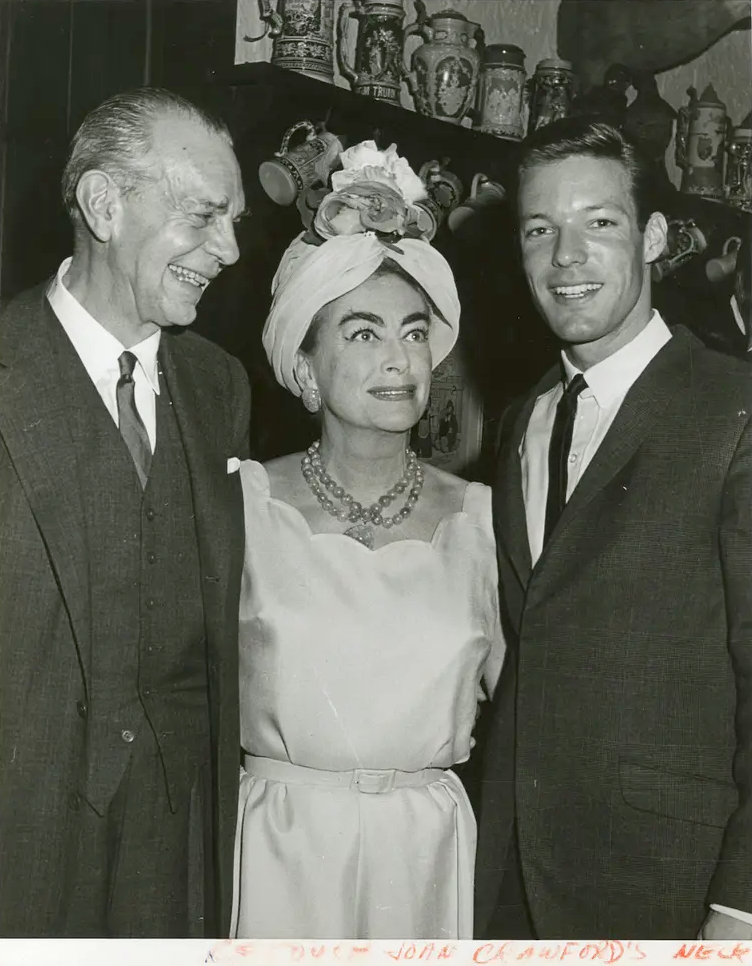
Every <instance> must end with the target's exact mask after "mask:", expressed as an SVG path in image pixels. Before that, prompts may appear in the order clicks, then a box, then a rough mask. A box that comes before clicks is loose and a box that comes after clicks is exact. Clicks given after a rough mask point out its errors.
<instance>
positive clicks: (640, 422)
mask: <svg viewBox="0 0 752 966" xmlns="http://www.w3.org/2000/svg"><path fill="white" fill-rule="evenodd" d="M693 341H694V337H693V336H692V335H691V334H690V333H689V332H688V331H687V330H686V329H684V328H682V327H679V328H677V329H676V330H675V333H674V335H673V336H672V338H671V340H670V342H668V343H667V344H666V345H665V346H664V347H663V349H661V351H660V352H659V353H658V354H657V355H656V356H655V358H654V359H653V360H652V361H651V362H650V364H649V365H648V367H647V368H646V369H645V371H644V372H643V373H642V374H641V375H640V376H639V378H638V379H637V381H636V382H635V383H634V385H633V386H632V387H631V388H630V390H629V392H628V393H627V395H626V396H625V398H624V402H623V403H622V404H621V407H620V408H619V411H618V413H617V414H616V418H615V419H614V421H613V423H612V424H611V426H610V428H609V430H608V432H607V433H606V436H605V438H604V440H603V442H602V443H601V445H600V447H599V448H598V451H597V453H596V454H595V456H594V457H593V459H592V461H591V462H590V464H589V466H588V467H587V469H586V470H585V472H584V473H583V475H582V478H581V479H580V481H579V482H578V484H577V486H576V487H575V488H574V490H573V491H572V495H571V496H570V498H569V500H568V501H567V504H566V506H565V507H564V510H563V511H562V514H561V517H560V518H559V521H558V523H557V525H556V528H555V529H554V531H553V533H552V534H551V538H550V540H549V542H548V545H547V546H546V547H545V548H544V551H543V553H542V554H541V557H540V561H539V562H540V563H543V562H544V560H545V557H546V551H547V549H548V547H550V546H551V545H552V544H553V543H554V542H555V541H556V540H557V539H558V538H559V537H560V536H561V535H562V534H563V533H564V532H565V531H566V529H567V526H568V524H569V523H570V522H571V521H572V519H573V518H574V517H575V516H576V515H577V514H578V513H581V512H582V511H583V510H584V509H585V508H586V507H587V505H588V503H589V502H590V501H591V500H592V499H593V497H594V496H596V495H597V494H598V493H600V492H601V491H602V490H603V489H604V488H605V487H606V486H607V485H608V484H609V482H610V481H611V480H612V479H613V478H614V476H616V474H617V473H618V472H619V470H621V469H622V467H623V466H624V465H625V464H626V463H627V462H628V461H629V459H630V458H631V457H632V456H633V454H634V453H635V452H636V451H637V449H638V448H639V446H640V445H641V443H642V441H643V440H644V439H645V437H646V435H647V434H648V433H649V432H650V429H651V427H652V426H654V425H655V423H656V422H657V421H658V420H660V418H661V415H662V413H663V412H665V410H666V408H667V406H668V405H669V403H670V401H671V399H672V397H673V396H674V395H675V394H676V392H677V390H678V389H679V388H680V386H682V385H683V384H686V383H687V381H688V374H689V373H690V372H691V365H690V359H689V355H690V352H691V347H692V342H693ZM536 569H537V567H536Z"/></svg>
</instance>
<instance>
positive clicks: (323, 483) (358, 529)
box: [300, 440, 423, 550]
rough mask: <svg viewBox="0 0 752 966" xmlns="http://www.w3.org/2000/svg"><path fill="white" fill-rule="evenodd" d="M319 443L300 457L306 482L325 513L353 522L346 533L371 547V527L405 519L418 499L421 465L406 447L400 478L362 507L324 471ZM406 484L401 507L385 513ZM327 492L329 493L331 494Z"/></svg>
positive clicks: (421, 480) (347, 535)
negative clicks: (407, 491) (368, 504)
mask: <svg viewBox="0 0 752 966" xmlns="http://www.w3.org/2000/svg"><path fill="white" fill-rule="evenodd" d="M320 446H321V443H320V441H318V440H317V441H316V442H315V443H312V444H311V445H310V446H309V447H308V449H307V450H306V452H305V456H304V457H303V459H302V460H301V463H300V468H301V470H302V472H303V477H304V479H305V481H306V483H307V484H308V486H309V487H310V489H311V492H312V493H313V495H314V496H315V497H316V499H317V500H318V501H319V504H320V506H321V507H322V508H323V509H324V510H326V512H327V513H330V514H331V515H332V516H333V517H336V518H337V519H338V520H341V521H342V522H343V523H347V522H349V523H352V526H351V527H348V529H347V530H345V536H346V537H352V539H353V540H357V541H358V543H362V544H363V546H364V547H368V549H369V550H373V548H374V527H385V528H386V529H389V528H390V527H395V526H398V525H399V524H400V523H404V521H405V520H407V518H408V517H409V516H410V514H411V513H412V511H413V507H414V506H415V504H416V503H417V502H418V497H419V496H420V491H421V490H422V489H423V469H422V468H421V465H420V463H419V462H418V457H417V456H416V455H415V453H413V451H412V450H411V449H406V450H405V458H406V466H405V473H404V475H403V476H402V478H401V479H400V480H398V482H397V483H395V484H394V486H393V487H392V488H391V489H389V490H387V491H386V493H385V494H384V495H383V496H380V497H379V498H378V500H376V502H375V503H372V504H371V505H370V506H368V507H364V506H363V504H362V503H359V502H358V501H357V500H356V499H355V497H353V496H351V495H350V494H349V493H347V492H346V491H345V488H344V487H343V486H340V485H339V483H337V481H336V480H334V479H332V477H331V476H330V475H329V474H328V473H327V472H326V470H325V469H324V464H323V463H322V462H321V453H320V452H319V450H320ZM408 486H409V487H410V491H409V493H408V494H407V497H406V498H405V505H404V506H403V507H402V509H401V510H398V511H397V512H396V513H395V514H393V515H392V516H384V510H385V509H386V508H387V507H388V506H389V505H390V504H391V503H393V502H394V501H395V500H396V499H397V497H398V496H399V495H400V494H402V493H404V492H405V490H407V488H408ZM328 494H331V496H329V495H328ZM335 501H337V502H335Z"/></svg>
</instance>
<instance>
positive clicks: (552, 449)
mask: <svg viewBox="0 0 752 966" xmlns="http://www.w3.org/2000/svg"><path fill="white" fill-rule="evenodd" d="M583 389H587V383H586V382H585V377H584V376H583V375H582V373H579V372H578V373H577V375H576V376H575V377H574V379H572V381H571V382H570V383H569V385H568V386H567V387H566V389H565V390H564V392H563V394H562V397H561V399H560V400H559V405H558V406H557V407H556V416H555V418H554V428H553V432H552V433H551V443H550V446H549V449H548V497H547V499H546V526H545V530H544V531H543V543H544V544H546V543H548V539H549V537H550V536H551V534H552V532H553V529H554V527H555V526H556V523H557V521H558V519H559V517H560V516H561V511H562V510H563V509H564V505H565V503H566V502H567V483H568V460H569V449H570V447H571V445H572V431H573V429H574V418H575V415H576V414H577V398H578V396H579V395H580V393H581V392H582V390H583Z"/></svg>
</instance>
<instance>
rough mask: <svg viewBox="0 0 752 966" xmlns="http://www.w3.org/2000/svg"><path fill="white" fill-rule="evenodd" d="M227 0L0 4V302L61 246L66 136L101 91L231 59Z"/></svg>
mask: <svg viewBox="0 0 752 966" xmlns="http://www.w3.org/2000/svg"><path fill="white" fill-rule="evenodd" d="M235 9H236V3H235V0H0V75H1V76H2V79H3V82H2V91H0V92H1V93H3V94H4V97H3V99H2V100H0V104H2V105H3V107H2V121H3V124H2V145H1V146H0V178H2V188H1V189H0V204H1V205H2V210H0V299H1V300H2V301H3V302H5V301H6V300H7V299H8V298H9V297H11V296H12V295H14V294H15V293H17V292H19V291H21V290H23V289H24V288H27V287H28V286H29V285H32V284H34V283H35V282H38V281H39V280H40V279H42V278H44V277H45V276H46V275H48V274H50V273H51V272H52V271H54V269H55V268H56V267H57V265H58V263H59V262H60V260H61V258H62V257H63V256H64V255H65V254H67V253H69V250H70V245H71V237H70V230H69V227H68V222H67V218H66V217H65V214H64V212H63V208H62V205H61V203H60V198H59V196H60V191H59V184H60V173H61V171H62V167H63V164H64V161H65V156H66V152H67V147H68V142H69V140H70V137H71V135H72V134H73V132H74V131H75V130H76V128H77V127H78V125H79V124H80V122H81V120H82V119H83V117H84V115H85V114H86V113H87V112H88V111H89V110H91V108H93V107H95V106H96V105H97V104H98V103H99V102H100V101H102V100H104V99H105V98H106V97H108V96H110V95H111V94H114V93H116V92H117V91H120V90H125V89H127V88H129V87H136V86H139V85H141V84H145V83H150V84H157V85H161V86H165V87H174V88H176V89H177V88H179V87H183V86H186V85H189V84H192V83H196V82H197V81H198V79H200V78H203V77H204V76H205V75H206V72H207V70H210V69H212V68H216V67H219V66H222V65H227V64H231V63H232V61H233V58H234V50H235Z"/></svg>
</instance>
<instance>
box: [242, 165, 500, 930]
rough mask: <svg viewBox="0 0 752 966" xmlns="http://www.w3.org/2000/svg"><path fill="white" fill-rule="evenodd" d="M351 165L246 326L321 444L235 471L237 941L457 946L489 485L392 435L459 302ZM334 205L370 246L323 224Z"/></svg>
mask: <svg viewBox="0 0 752 966" xmlns="http://www.w3.org/2000/svg"><path fill="white" fill-rule="evenodd" d="M346 154H347V152H346ZM343 160H344V161H345V162H347V157H344V158H343ZM346 170H347V166H346ZM365 174H366V175H367V177H365V178H364V177H363V176H361V178H360V181H358V180H357V178H356V179H355V180H354V181H352V182H351V183H350V184H349V185H348V186H346V187H347V190H344V189H343V191H339V192H337V191H335V193H334V195H333V196H330V197H329V199H328V200H327V199H324V202H322V206H321V208H320V210H319V213H318V215H317V218H316V223H315V225H316V228H317V229H318V230H319V231H320V232H321V233H322V234H324V235H326V237H327V240H326V241H325V242H324V243H323V244H320V245H318V246H317V245H312V244H309V243H308V242H306V241H305V240H304V238H299V239H297V240H296V241H295V242H294V243H293V245H292V246H291V247H290V249H288V252H287V253H286V254H285V257H284V258H283V260H282V264H281V266H280V269H279V270H278V272H277V276H276V277H275V281H274V301H273V304H272V309H271V313H270V315H269V318H268V320H267V324H266V327H265V330H264V347H265V349H266V352H267V355H268V356H269V359H270V362H271V363H272V366H273V368H274V371H275V374H276V376H277V378H278V380H279V381H280V382H281V383H282V384H283V385H285V386H286V387H287V388H288V389H289V390H290V391H291V392H293V393H294V394H295V395H298V396H302V400H303V403H304V404H305V406H306V407H307V408H308V409H309V410H312V411H313V410H319V411H320V414H321V439H320V441H318V442H317V443H315V444H314V445H313V446H311V447H310V448H309V450H308V451H307V452H306V453H296V454H293V455H291V456H286V457H282V458H281V459H277V460H273V461H271V462H270V463H268V464H266V466H262V465H260V464H258V463H255V462H252V461H248V462H245V463H244V464H242V466H241V474H242V483H243V492H244V499H245V505H246V546H247V549H246V566H245V573H244V582H243V589H242V595H241V599H242V602H241V614H240V635H241V653H240V662H241V682H240V686H241V739H242V744H243V751H244V753H245V761H244V774H243V776H242V778H241V795H240V816H239V828H238V842H237V850H236V883H235V885H236V896H235V910H234V914H233V926H232V928H233V935H235V936H254V937H261V938H264V937H266V938H285V937H294V936H304V937H306V938H370V939H388V938H396V937H402V938H421V937H423V938H428V937H440V938H446V939H450V938H471V931H472V874H473V862H474V852H475V823H474V819H473V814H472V811H471V808H470V805H469V802H468V800H467V796H466V794H465V791H464V789H463V788H462V785H461V783H460V781H459V779H458V778H457V777H456V776H455V775H454V774H453V772H451V771H449V770H448V769H449V768H450V766H451V765H453V764H455V763H456V762H459V761H463V760H464V759H466V758H467V757H468V755H469V753H470V747H471V737H470V736H471V730H472V726H473V723H474V718H475V714H476V706H477V700H478V688H479V684H480V681H481V676H482V675H483V674H484V673H485V675H486V683H487V689H488V690H491V689H492V687H493V684H494V683H495V680H496V677H497V675H498V670H499V665H500V661H501V656H502V647H503V645H502V642H501V635H500V631H499V624H498V612H497V607H496V567H495V545H494V539H493V534H492V528H491V506H490V492H489V490H488V489H487V488H486V487H484V486H481V485H480V484H473V483H471V484H469V485H468V484H467V483H465V482H464V481H462V480H460V479H458V478H456V477H453V476H450V475H449V474H447V473H444V472H442V471H440V470H437V469H434V468H432V467H430V466H428V465H422V464H420V463H419V462H418V460H417V458H416V457H415V456H414V454H413V453H412V452H411V451H410V450H409V449H407V442H408V437H409V433H410V430H411V429H412V427H413V426H414V425H415V424H416V423H417V422H418V420H419V419H420V417H421V415H422V413H423V410H424V408H425V405H426V402H427V399H428V393H429V389H430V375H431V368H432V366H434V365H436V364H437V363H438V362H439V361H440V360H441V359H442V358H444V357H445V356H446V354H447V353H448V352H449V350H450V349H451V348H452V345H453V344H454V342H455V340H456V338H457V326H458V321H459V302H458V299H457V293H456V289H455V286H454V281H453V278H452V274H451V271H450V269H449V266H448V265H447V263H446V261H445V260H444V258H443V257H442V256H441V255H440V254H439V253H438V252H436V251H434V250H433V249H432V248H431V247H430V245H428V244H427V243H426V242H425V241H421V240H415V239H404V238H403V239H402V240H400V238H399V236H398V235H395V234H394V227H393V226H394V223H395V218H396V219H397V225H398V228H399V229H401V230H404V229H405V227H406V225H407V224H408V222H409V218H410V210H409V209H410V199H409V197H408V198H407V199H406V200H402V201H401V202H400V203H401V205H402V207H403V208H404V210H401V209H400V210H398V211H397V215H395V214H394V211H392V215H390V216H389V218H387V217H386V216H385V209H384V207H383V205H381V201H383V199H384V197H387V198H388V202H389V205H391V207H392V209H398V208H399V206H398V205H397V203H396V201H395V199H394V198H391V197H390V196H389V195H386V194H385V191H384V190H382V189H386V188H389V190H390V191H391V190H392V189H391V186H390V185H389V184H387V183H385V182H381V181H376V182H374V180H373V179H374V177H376V175H375V174H374V171H373V170H372V169H371V170H370V171H368V172H366V173H365ZM381 177H382V178H384V179H385V178H386V175H382V176H381ZM333 181H334V178H333ZM364 185H365V186H366V187H364ZM368 185H371V188H370V189H368V188H367V186H368ZM335 186H336V185H335ZM355 188H359V190H358V191H356V190H355ZM369 191H370V194H369ZM343 198H344V200H343ZM353 198H354V199H355V201H353ZM363 199H366V201H364V200H363ZM359 204H363V205H365V207H358V205H359ZM348 205H355V207H354V208H348ZM352 210H355V211H357V212H359V214H358V219H359V220H361V219H362V222H363V224H364V225H365V226H366V227H369V226H370V225H372V224H373V223H374V221H379V219H380V223H381V224H382V225H384V224H385V223H386V224H387V227H388V230H389V235H388V237H386V236H382V237H383V238H384V240H382V238H380V237H379V235H378V234H377V233H376V232H375V231H373V230H372V229H371V228H370V227H369V230H368V231H367V232H365V233H363V232H361V233H357V226H356V230H355V231H353V232H352V233H350V234H347V235H337V234H336V228H337V226H336V224H335V222H336V221H337V219H338V218H339V224H340V226H342V225H343V224H346V225H347V226H348V227H349V228H350V229H353V224H352V223H351V222H350V221H347V220H346V219H344V216H343V213H344V214H346V213H347V211H352ZM341 215H342V216H343V217H341V218H340V217H339V216H341ZM398 215H399V217H397V216H398ZM348 217H349V216H348Z"/></svg>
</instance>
